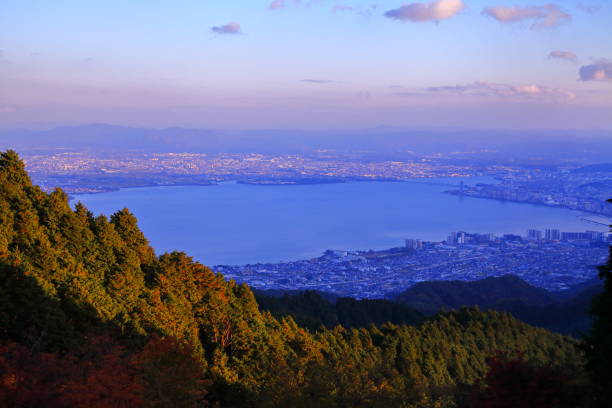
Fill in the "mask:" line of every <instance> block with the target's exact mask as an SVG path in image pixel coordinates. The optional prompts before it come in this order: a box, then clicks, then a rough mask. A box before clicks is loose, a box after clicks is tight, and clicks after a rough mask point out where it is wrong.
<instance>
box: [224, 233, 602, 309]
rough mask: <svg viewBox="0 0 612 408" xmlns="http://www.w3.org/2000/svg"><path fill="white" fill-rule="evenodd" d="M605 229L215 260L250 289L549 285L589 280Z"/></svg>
mask: <svg viewBox="0 0 612 408" xmlns="http://www.w3.org/2000/svg"><path fill="white" fill-rule="evenodd" d="M611 240H612V234H604V233H601V232H597V231H586V232H562V231H559V230H557V229H548V230H546V231H538V230H530V231H528V232H527V234H526V236H523V237H521V236H518V235H513V234H505V235H503V236H500V237H496V236H494V235H492V234H478V233H466V232H453V233H451V234H450V235H449V237H448V238H447V239H446V241H443V242H423V241H421V240H414V239H408V240H406V244H405V246H403V247H398V248H391V249H388V250H383V251H371V250H370V251H347V250H328V251H326V252H325V253H324V254H323V255H322V256H321V257H318V258H314V259H308V260H298V261H293V262H281V263H274V264H254V265H218V266H215V267H214V268H213V269H214V270H215V271H216V272H220V273H222V274H223V275H224V276H225V277H226V278H229V279H234V280H236V281H237V282H246V283H248V284H249V285H250V286H252V287H254V288H257V289H280V290H306V289H309V290H318V291H323V292H331V293H334V294H337V295H341V296H350V297H355V298H385V297H388V296H389V295H392V294H393V293H398V292H400V291H402V290H405V289H406V288H408V287H410V286H412V285H413V284H415V283H417V282H423V281H432V280H466V281H471V280H478V279H482V278H485V277H489V276H502V275H505V274H513V275H516V276H518V277H520V278H521V279H523V280H524V281H526V282H528V283H530V284H532V285H534V286H539V287H542V288H545V289H548V290H551V291H559V290H563V289H567V288H568V287H570V286H572V285H575V284H578V283H581V282H584V281H587V280H589V279H593V278H595V277H596V276H597V269H596V266H597V265H600V264H603V263H605V260H606V257H607V251H608V242H610V241H611Z"/></svg>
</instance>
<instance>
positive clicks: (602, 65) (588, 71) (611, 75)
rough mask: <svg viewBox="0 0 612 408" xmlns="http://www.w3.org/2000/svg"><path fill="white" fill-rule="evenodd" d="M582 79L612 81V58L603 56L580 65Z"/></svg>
mask: <svg viewBox="0 0 612 408" xmlns="http://www.w3.org/2000/svg"><path fill="white" fill-rule="evenodd" d="M580 79H581V80H582V81H612V60H609V59H606V58H601V59H598V60H597V61H595V62H594V63H593V64H589V65H584V66H582V67H580Z"/></svg>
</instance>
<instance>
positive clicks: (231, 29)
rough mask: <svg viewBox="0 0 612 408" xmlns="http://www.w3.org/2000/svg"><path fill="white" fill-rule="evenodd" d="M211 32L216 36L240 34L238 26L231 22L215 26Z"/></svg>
mask: <svg viewBox="0 0 612 408" xmlns="http://www.w3.org/2000/svg"><path fill="white" fill-rule="evenodd" d="M211 31H212V32H214V33H217V34H240V33H241V29H240V24H238V23H236V22H234V21H232V22H230V23H227V24H224V25H222V26H215V27H212V28H211Z"/></svg>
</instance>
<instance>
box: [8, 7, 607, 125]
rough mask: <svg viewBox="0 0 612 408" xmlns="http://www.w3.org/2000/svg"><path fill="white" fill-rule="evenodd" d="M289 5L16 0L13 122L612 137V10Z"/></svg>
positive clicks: (11, 23) (11, 35) (11, 24)
mask: <svg viewBox="0 0 612 408" xmlns="http://www.w3.org/2000/svg"><path fill="white" fill-rule="evenodd" d="M273 3H274V2H273V1H272V0H242V1H239V0H223V1H212V0H176V1H172V2H171V1H167V0H165V1H162V0H132V1H119V0H106V1H98V0H91V1H78V0H55V1H52V2H51V1H48V0H38V1H37V0H4V1H3V2H2V3H1V4H0V53H1V54H0V89H2V92H0V127H4V128H7V127H17V126H20V127H45V126H54V125H62V124H77V123H89V122H107V123H118V124H127V125H134V126H152V127H163V126H192V127H214V128H363V127H370V126H378V125H395V126H406V127H434V128H435V127H447V126H452V127H465V128H555V129H558V128H568V129H573V128H608V129H612V62H611V61H610V60H612V4H610V3H611V2H608V1H605V0H590V1H589V0H585V1H572V0H567V1H557V2H553V3H547V2H545V1H543V2H538V1H535V0H509V1H506V0H434V1H420V2H415V1H410V0H408V1H406V2H402V1H401V0H400V1H397V0H392V1H390V0H381V1H376V0H366V1H361V0H355V1H351V0H318V1H317V0H313V1H308V0H302V1H297V0H285V1H284V2H283V1H277V2H276V3H275V4H276V7H275V8H271V6H272V5H273ZM551 53H552V54H551Z"/></svg>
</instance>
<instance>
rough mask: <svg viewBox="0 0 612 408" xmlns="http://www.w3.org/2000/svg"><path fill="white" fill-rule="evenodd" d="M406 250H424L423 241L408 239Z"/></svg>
mask: <svg viewBox="0 0 612 408" xmlns="http://www.w3.org/2000/svg"><path fill="white" fill-rule="evenodd" d="M406 248H410V249H421V248H423V241H421V240H420V239H407V240H406Z"/></svg>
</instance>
